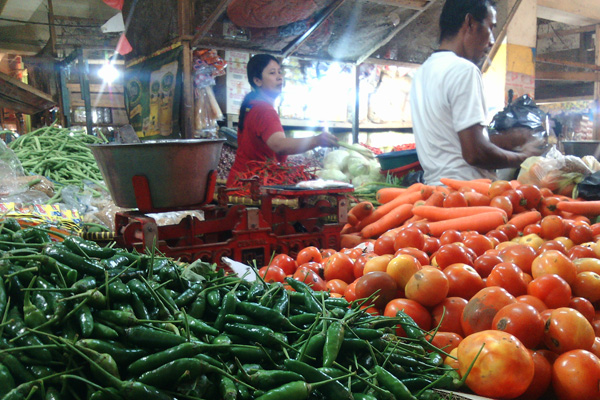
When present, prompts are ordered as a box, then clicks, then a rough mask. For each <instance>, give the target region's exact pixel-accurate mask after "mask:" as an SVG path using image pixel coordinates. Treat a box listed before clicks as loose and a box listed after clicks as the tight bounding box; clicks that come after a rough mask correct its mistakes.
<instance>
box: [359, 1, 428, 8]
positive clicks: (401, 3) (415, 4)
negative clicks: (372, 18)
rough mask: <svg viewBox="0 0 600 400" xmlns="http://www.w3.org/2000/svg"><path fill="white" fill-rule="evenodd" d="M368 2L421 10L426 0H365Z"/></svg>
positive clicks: (425, 4)
mask: <svg viewBox="0 0 600 400" xmlns="http://www.w3.org/2000/svg"><path fill="white" fill-rule="evenodd" d="M367 1H368V2H370V3H375V4H381V5H384V6H394V7H402V8H409V9H411V10H422V9H424V8H425V7H426V6H427V0H367Z"/></svg>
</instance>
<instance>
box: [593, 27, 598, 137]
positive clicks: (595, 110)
mask: <svg viewBox="0 0 600 400" xmlns="http://www.w3.org/2000/svg"><path fill="white" fill-rule="evenodd" d="M595 45H596V46H595V47H596V66H600V24H598V25H596V43H595ZM594 106H595V109H594V136H593V139H594V140H600V79H598V77H596V82H594Z"/></svg>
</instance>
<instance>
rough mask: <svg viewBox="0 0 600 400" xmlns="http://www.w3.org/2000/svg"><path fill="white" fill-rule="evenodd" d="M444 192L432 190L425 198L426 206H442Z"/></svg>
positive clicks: (444, 196)
mask: <svg viewBox="0 0 600 400" xmlns="http://www.w3.org/2000/svg"><path fill="white" fill-rule="evenodd" d="M445 198H446V194H445V193H444V192H433V193H432V194H431V196H429V198H428V199H427V200H425V204H424V205H426V206H434V207H442V206H443V205H444V199H445Z"/></svg>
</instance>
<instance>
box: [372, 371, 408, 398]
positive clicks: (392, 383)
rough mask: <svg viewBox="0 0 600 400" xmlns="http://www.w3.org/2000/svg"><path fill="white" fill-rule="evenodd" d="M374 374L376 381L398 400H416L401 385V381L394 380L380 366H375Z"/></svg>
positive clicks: (392, 376)
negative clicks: (375, 374)
mask: <svg viewBox="0 0 600 400" xmlns="http://www.w3.org/2000/svg"><path fill="white" fill-rule="evenodd" d="M374 369H375V372H376V373H377V381H378V382H379V383H380V384H381V385H382V386H383V387H384V388H386V389H387V390H389V391H390V392H392V394H393V395H394V396H396V398H397V399H398V400H405V399H406V400H416V399H417V398H416V397H415V396H413V395H412V393H411V392H410V390H408V388H407V387H406V386H405V385H404V383H402V381H401V380H400V379H398V378H396V377H395V376H394V375H392V374H391V373H389V372H388V371H386V370H385V369H383V368H382V367H381V366H379V365H376V366H375V368H374Z"/></svg>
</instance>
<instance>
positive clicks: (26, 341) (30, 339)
mask: <svg viewBox="0 0 600 400" xmlns="http://www.w3.org/2000/svg"><path fill="white" fill-rule="evenodd" d="M7 318H8V320H12V322H11V323H10V324H7V325H6V326H5V330H6V333H8V334H9V335H11V336H12V337H13V338H15V339H16V342H17V343H19V344H20V345H21V346H42V345H43V342H42V341H41V340H40V339H39V337H38V336H37V335H36V334H34V333H32V332H30V331H28V330H27V326H26V325H25V322H24V321H23V318H22V316H21V313H20V312H19V310H18V309H17V307H12V308H11V309H10V310H9V311H8V315H7ZM25 353H27V354H29V355H30V356H31V357H34V358H36V359H38V360H40V361H43V362H49V361H51V360H52V354H50V350H48V349H47V348H36V349H35V350H32V349H26V350H25Z"/></svg>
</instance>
